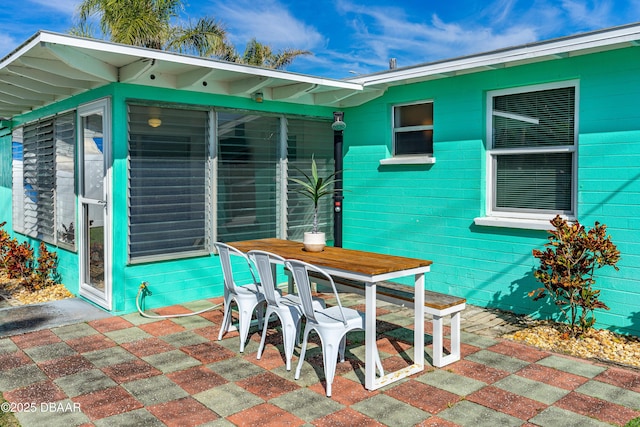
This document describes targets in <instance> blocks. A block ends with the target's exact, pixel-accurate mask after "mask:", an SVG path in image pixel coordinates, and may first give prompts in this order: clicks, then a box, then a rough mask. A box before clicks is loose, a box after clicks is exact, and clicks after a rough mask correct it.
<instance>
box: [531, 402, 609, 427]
mask: <svg viewBox="0 0 640 427" xmlns="http://www.w3.org/2000/svg"><path fill="white" fill-rule="evenodd" d="M529 421H530V422H532V423H533V424H535V425H538V426H540V427H611V424H609V423H604V422H602V421H598V420H595V419H593V418H590V417H587V416H584V415H580V414H576V413H575V412H571V411H567V410H565V409H561V408H557V407H555V406H550V407H549V408H547V409H545V410H544V411H542V412H540V413H539V414H538V415H536V416H535V417H533V418H531V419H530V420H529Z"/></svg>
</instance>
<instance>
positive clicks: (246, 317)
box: [215, 242, 265, 353]
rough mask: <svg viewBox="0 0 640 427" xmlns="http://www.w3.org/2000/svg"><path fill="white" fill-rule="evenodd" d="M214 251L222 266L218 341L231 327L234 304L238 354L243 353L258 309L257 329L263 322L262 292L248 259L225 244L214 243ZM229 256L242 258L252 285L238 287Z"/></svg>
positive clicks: (263, 299)
mask: <svg viewBox="0 0 640 427" xmlns="http://www.w3.org/2000/svg"><path fill="white" fill-rule="evenodd" d="M215 246H216V249H217V250H218V254H219V255H220V264H222V274H223V277H224V314H223V321H222V325H221V327H220V333H219V334H218V341H220V340H221V339H222V335H224V333H225V332H227V331H228V330H229V327H230V326H231V303H232V302H233V301H235V302H236V305H237V306H238V332H239V333H240V353H242V352H244V345H245V342H246V341H247V336H248V335H249V328H250V326H251V318H252V317H253V312H254V310H255V309H256V307H257V308H258V314H257V317H258V327H262V320H263V314H264V309H263V304H262V303H263V302H264V301H265V298H264V295H263V293H262V290H261V289H260V283H259V282H258V281H257V280H256V277H255V274H254V273H253V268H252V267H251V262H250V261H249V258H248V257H247V256H246V255H245V254H244V253H242V252H241V251H239V250H238V249H236V248H234V247H233V246H229V245H227V244H225V243H221V242H216V243H215ZM231 256H238V257H241V258H243V259H244V260H245V261H246V263H247V266H248V269H249V272H250V273H251V277H252V278H253V283H248V284H246V285H242V286H239V285H237V284H236V281H235V279H234V276H233V269H232V266H231V265H232V262H231Z"/></svg>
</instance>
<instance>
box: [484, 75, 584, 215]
mask: <svg viewBox="0 0 640 427" xmlns="http://www.w3.org/2000/svg"><path fill="white" fill-rule="evenodd" d="M575 102H576V87H574V86H569V87H559V88H550V89H545V90H537V91H529V92H521V93H509V94H504V95H499V96H494V97H493V100H492V107H493V110H492V112H491V115H492V120H493V136H492V145H493V146H492V149H495V150H500V151H497V152H495V153H490V154H491V155H492V156H493V157H494V158H495V161H494V162H493V165H494V167H493V172H492V173H493V174H494V175H493V181H494V188H493V190H494V194H493V209H494V210H496V211H500V212H505V213H508V212H516V213H517V212H522V213H540V214H554V213H561V214H567V215H568V214H571V213H573V203H574V198H573V182H574V179H575V176H576V171H575V170H573V169H574V156H575V142H576V141H575V134H576V132H575V126H576V124H575ZM559 149H560V150H561V151H560V150H559Z"/></svg>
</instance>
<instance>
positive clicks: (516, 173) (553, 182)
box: [495, 153, 573, 212]
mask: <svg viewBox="0 0 640 427" xmlns="http://www.w3.org/2000/svg"><path fill="white" fill-rule="evenodd" d="M572 176H573V174H572V154H571V153H543V154H527V155H503V156H499V157H498V159H497V172H496V206H495V207H497V208H501V209H518V210H527V209H537V210H549V211H556V212H557V211H562V212H568V211H570V210H571V183H572Z"/></svg>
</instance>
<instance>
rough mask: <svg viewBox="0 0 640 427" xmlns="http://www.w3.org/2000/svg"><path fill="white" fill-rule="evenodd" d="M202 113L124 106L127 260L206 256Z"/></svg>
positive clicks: (204, 122) (205, 135)
mask: <svg viewBox="0 0 640 427" xmlns="http://www.w3.org/2000/svg"><path fill="white" fill-rule="evenodd" d="M208 128H209V127H208V113H207V112H206V111H197V110H195V111H194V110H186V109H178V108H158V107H150V106H144V105H129V255H130V257H131V258H132V259H137V260H153V259H155V258H158V257H167V256H168V255H170V256H171V257H172V258H179V257H181V256H183V255H189V256H191V255H193V254H194V253H206V251H207V249H208V248H207V229H206V224H207V208H206V207H207V203H206V194H207V192H206V188H207V173H208V168H207V165H208V156H209V138H208Z"/></svg>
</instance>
